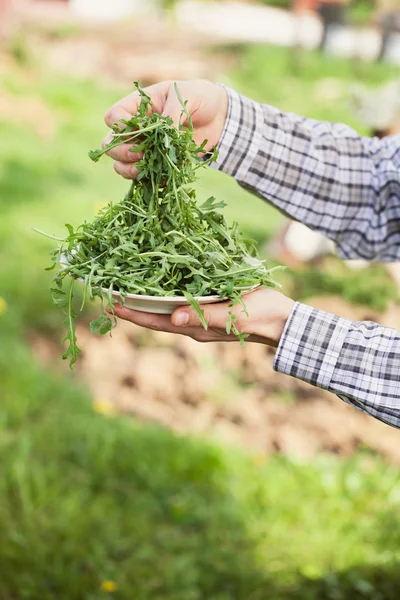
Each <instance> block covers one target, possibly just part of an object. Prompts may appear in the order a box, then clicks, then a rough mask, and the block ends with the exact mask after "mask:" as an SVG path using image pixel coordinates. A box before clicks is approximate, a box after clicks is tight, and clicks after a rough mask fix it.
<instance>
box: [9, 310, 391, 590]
mask: <svg viewBox="0 0 400 600" xmlns="http://www.w3.org/2000/svg"><path fill="white" fill-rule="evenodd" d="M15 333H16V331H15V327H14V325H13V323H12V320H10V321H8V322H6V323H3V324H2V338H1V344H0V393H1V398H2V403H1V407H0V430H1V431H0V448H1V450H0V451H1V456H2V477H1V479H0V499H1V502H0V507H1V509H0V510H1V523H2V526H1V528H0V597H1V598H2V599H4V600H11V599H13V600H22V599H25V598H32V599H36V598H37V599H39V598H40V600H55V599H56V598H57V599H59V598H65V599H67V598H68V600H80V599H82V598H85V600H86V599H89V600H94V599H101V598H105V597H106V594H107V589H109V585H104V582H109V581H111V582H114V584H113V589H115V591H114V592H113V594H114V595H113V597H114V598H116V599H124V600H130V599H132V598H138V599H140V600H142V599H143V600H158V599H159V600H161V599H162V600H169V599H170V600H188V599H195V600H202V599H204V600H205V599H207V600H209V599H210V600H232V599H236V600H249V599H250V598H252V599H254V598H255V599H260V600H264V599H265V598H268V600H284V599H296V600H321V599H322V600H324V599H326V600H335V599H336V598H339V599H345V600H364V599H366V598H367V599H371V600H397V598H398V586H399V584H400V570H399V550H398V549H399V542H400V528H399V524H398V520H397V519H396V518H395V516H394V515H396V514H397V512H398V509H399V502H400V488H399V481H398V470H397V469H396V468H394V467H389V466H387V465H386V464H385V463H384V462H383V461H381V460H378V459H376V458H374V457H373V456H371V455H370V454H369V453H368V452H366V453H361V454H360V455H359V456H358V457H355V458H353V459H351V460H349V461H347V462H346V461H341V460H339V459H338V458H335V457H328V456H320V458H319V459H317V460H315V461H314V463H313V464H300V463H296V462H295V461H291V460H289V459H284V458H281V457H276V456H275V457H270V458H268V459H265V458H264V457H255V458H251V457H246V456H244V455H243V454H241V453H240V452H237V451H235V450H232V449H227V450H222V449H221V448H219V447H217V446H215V445H214V444H211V443H208V442H206V441H200V440H199V441H194V440H190V439H188V438H186V437H176V436H174V435H173V434H172V433H170V432H168V431H166V430H163V429H161V428H157V427H149V426H143V425H140V424H135V423H132V422H130V421H127V420H126V419H122V418H118V417H105V416H103V415H101V414H97V413H96V412H94V411H93V409H92V407H91V404H90V403H89V401H88V397H87V394H86V393H85V392H83V391H82V390H81V389H79V388H78V387H77V385H76V384H75V383H74V382H73V381H72V379H71V378H70V377H67V376H66V375H63V374H62V373H54V374H51V373H49V372H48V370H44V369H43V368H42V367H40V366H39V365H38V363H37V362H36V360H35V359H34V358H33V356H32V354H31V352H30V351H29V350H27V349H26V348H24V347H23V346H22V344H21V342H20V341H18V338H17V337H16V336H15ZM10 356H12V357H13V360H11V361H10ZM94 406H96V405H94ZM360 565H363V566H360Z"/></svg>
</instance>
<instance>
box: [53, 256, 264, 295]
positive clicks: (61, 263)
mask: <svg viewBox="0 0 400 600" xmlns="http://www.w3.org/2000/svg"><path fill="white" fill-rule="evenodd" d="M63 256H65V255H63ZM63 256H62V257H61V258H60V265H61V266H68V263H67V262H66V261H65V262H64V263H63V262H62V258H63ZM75 279H76V281H79V282H80V283H84V279H83V278H82V277H75ZM259 287H261V283H257V284H255V285H253V286H252V287H251V288H248V289H247V290H242V294H249V293H250V292H253V291H254V290H256V289H257V288H259ZM109 289H110V288H104V287H102V288H101V291H102V292H104V293H105V294H108V291H109ZM112 295H113V296H121V294H120V292H118V290H114V291H113V292H112ZM193 297H194V299H195V300H197V301H198V302H200V301H201V300H214V301H216V302H217V301H220V302H223V301H224V300H229V298H221V296H218V295H215V294H214V295H212V296H193ZM125 298H131V299H133V300H148V301H152V302H155V301H156V302H157V301H160V302H187V300H186V298H185V296H148V295H144V294H125Z"/></svg>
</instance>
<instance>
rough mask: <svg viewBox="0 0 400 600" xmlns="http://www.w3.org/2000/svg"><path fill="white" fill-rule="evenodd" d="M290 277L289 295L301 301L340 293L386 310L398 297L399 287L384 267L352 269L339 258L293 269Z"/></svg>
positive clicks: (347, 297)
mask: <svg viewBox="0 0 400 600" xmlns="http://www.w3.org/2000/svg"><path fill="white" fill-rule="evenodd" d="M287 279H288V285H289V286H290V295H291V296H293V297H294V298H296V299H301V300H306V299H307V298H309V297H311V296H315V295H329V296H330V295H337V296H340V297H341V298H343V299H344V300H347V302H350V303H351V304H357V305H361V306H367V307H369V308H371V309H372V310H374V311H376V312H384V311H385V309H386V308H387V306H388V304H389V302H390V301H393V300H396V299H397V297H398V291H397V286H396V284H395V283H394V282H392V281H390V279H389V278H388V274H387V272H386V271H385V270H384V268H383V267H381V266H369V267H368V268H366V269H365V270H364V269H361V270H353V269H351V268H349V267H346V265H344V264H343V263H342V262H340V261H339V260H338V259H337V260H334V259H333V260H331V261H329V263H327V262H326V261H325V262H323V264H322V266H318V267H305V268H300V269H295V270H291V271H289V272H288V275H287Z"/></svg>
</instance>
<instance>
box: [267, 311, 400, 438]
mask: <svg viewBox="0 0 400 600" xmlns="http://www.w3.org/2000/svg"><path fill="white" fill-rule="evenodd" d="M399 367H400V333H399V332H397V331H395V330H394V329H390V328H387V327H381V326H380V325H378V324H376V323H372V322H369V321H362V322H352V321H349V320H347V319H343V318H341V317H337V316H336V315H333V314H330V313H327V312H325V311H321V310H316V309H315V308H311V307H310V306H305V305H304V304H300V303H296V304H295V306H294V308H293V310H292V312H291V314H290V317H289V319H288V321H287V323H286V327H285V330H284V332H283V335H282V337H281V340H280V343H279V346H278V349H277V352H276V355H275V361H274V369H275V370H276V371H279V372H281V373H285V374H286V375H291V376H293V377H297V378H298V379H302V380H303V381H307V382H308V383H311V384H312V385H315V386H318V387H320V388H323V389H326V390H329V391H330V392H333V393H335V394H337V395H338V396H339V397H340V398H341V399H342V400H344V401H345V402H347V403H349V404H352V405H353V406H355V407H356V408H359V409H360V410H362V411H363V412H366V413H368V414H370V415H372V416H373V417H375V418H377V419H379V420H381V421H383V422H385V423H387V424H389V425H392V426H394V427H398V428H400V368H399Z"/></svg>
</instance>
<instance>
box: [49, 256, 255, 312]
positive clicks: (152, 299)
mask: <svg viewBox="0 0 400 600" xmlns="http://www.w3.org/2000/svg"><path fill="white" fill-rule="evenodd" d="M60 264H61V265H62V266H63V265H64V266H66V265H67V262H66V261H65V262H63V258H61V261H60ZM76 281H79V282H80V283H83V281H84V280H83V279H82V278H81V277H77V278H76ZM258 287H260V284H257V285H254V286H253V287H251V288H250V289H248V290H245V291H243V292H242V294H243V295H245V294H248V293H249V292H252V291H253V290H255V289H257V288H258ZM102 292H103V296H104V298H105V299H106V300H108V288H102ZM112 297H113V298H114V300H116V301H117V302H118V303H119V304H121V294H120V293H119V292H116V291H115V292H113V293H112ZM195 299H196V300H197V301H198V302H199V304H213V303H215V302H224V301H225V300H226V298H220V297H219V296H195ZM124 306H125V308H131V309H132V310H139V311H141V312H148V313H156V314H159V315H170V314H172V313H173V312H174V310H175V309H176V308H178V307H179V306H189V303H188V301H187V300H186V298H185V296H145V295H141V294H126V296H125V302H124Z"/></svg>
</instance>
